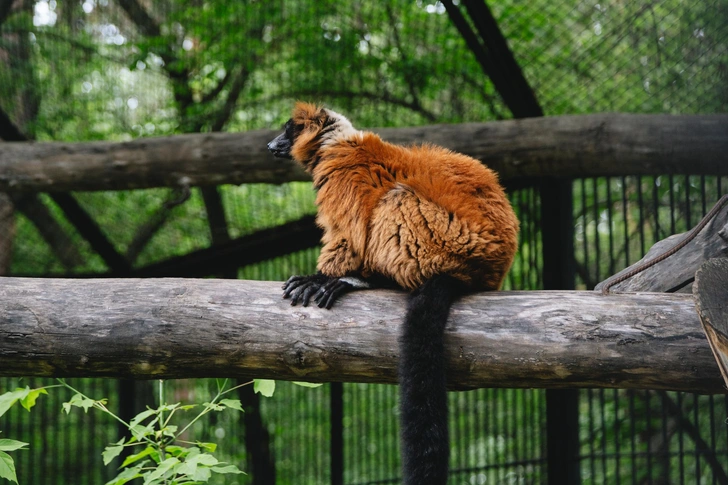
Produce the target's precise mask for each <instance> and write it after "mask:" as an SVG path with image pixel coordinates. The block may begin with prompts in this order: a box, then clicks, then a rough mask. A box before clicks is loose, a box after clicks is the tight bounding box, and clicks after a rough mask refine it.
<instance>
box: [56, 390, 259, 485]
mask: <svg viewBox="0 0 728 485" xmlns="http://www.w3.org/2000/svg"><path fill="white" fill-rule="evenodd" d="M60 382H61V384H62V385H64V386H65V387H67V388H68V389H71V390H72V391H74V392H75V394H74V395H73V396H72V397H71V399H70V400H69V401H68V402H66V403H64V404H63V410H64V411H65V412H66V413H69V412H70V411H71V409H72V408H74V407H78V408H81V409H83V410H84V411H85V412H88V410H89V409H91V408H96V409H98V410H100V411H102V412H104V413H106V414H108V415H109V416H111V417H112V418H113V419H115V420H117V421H119V422H120V423H122V424H123V425H124V426H125V427H126V428H127V429H128V430H129V432H130V433H131V438H129V439H128V440H127V438H126V437H123V438H121V439H120V440H119V441H117V442H116V443H114V444H111V445H109V446H107V447H106V449H105V450H104V452H103V453H102V456H103V459H104V464H105V465H108V464H110V463H111V462H112V461H113V460H114V459H115V458H116V457H118V456H119V455H121V454H122V452H123V451H124V450H125V449H126V448H134V449H135V450H134V451H136V450H137V449H138V450H139V451H136V452H135V453H132V454H130V455H129V456H127V457H126V458H125V459H124V461H123V462H122V464H121V466H120V467H119V469H120V472H119V474H118V475H117V476H116V477H115V478H113V479H112V480H110V481H109V482H107V485H123V484H125V483H127V482H130V481H132V480H135V479H137V478H141V479H142V480H143V483H144V485H181V484H197V483H206V482H208V481H209V480H210V478H211V477H212V475H213V474H214V473H217V474H229V473H234V474H240V473H244V472H243V471H241V470H240V469H239V468H238V467H236V466H235V465H231V464H227V463H224V462H221V461H219V460H218V459H217V458H216V457H215V456H214V455H213V453H214V452H215V450H216V449H217V444H215V443H204V442H200V441H187V440H185V439H183V436H184V434H185V432H186V431H187V430H188V429H190V427H191V426H192V425H193V424H195V423H196V422H197V421H198V420H199V419H200V418H202V417H203V416H205V415H206V414H208V413H210V412H213V411H215V412H221V411H224V410H226V409H234V410H237V411H243V408H242V405H241V404H240V401H239V400H237V399H227V398H224V396H225V395H226V394H228V393H230V392H232V391H234V390H236V389H237V388H239V387H242V386H244V385H248V384H251V383H252V381H251V382H248V383H245V384H240V385H238V386H234V387H230V388H227V382H228V381H227V379H225V380H218V381H217V393H216V394H215V396H214V397H213V398H212V399H211V400H210V401H209V402H205V403H203V404H189V405H182V404H181V403H175V404H167V403H166V402H165V401H164V383H163V381H159V402H160V405H159V406H158V407H156V408H147V409H146V410H145V411H142V412H141V413H139V414H137V415H136V416H135V417H134V418H133V419H131V420H130V421H129V422H128V423H127V422H126V421H124V420H123V419H121V418H120V417H119V416H117V415H116V414H115V413H113V412H112V411H111V410H109V408H108V407H107V406H106V399H101V400H95V399H92V398H90V397H88V396H86V395H85V394H83V393H81V392H79V391H77V390H76V389H74V388H73V387H71V386H70V385H68V384H67V383H66V382H65V381H63V380H60ZM193 409H199V412H198V413H197V414H196V415H195V416H194V417H193V418H192V419H190V420H189V421H188V422H187V423H186V424H184V425H181V424H174V423H176V422H177V421H176V420H175V421H173V418H175V417H179V413H180V412H186V411H190V410H193Z"/></svg>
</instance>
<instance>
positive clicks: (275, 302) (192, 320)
mask: <svg viewBox="0 0 728 485" xmlns="http://www.w3.org/2000/svg"><path fill="white" fill-rule="evenodd" d="M280 294H281V289H280V283H279V282H257V281H233V280H206V279H104V280H72V279H69V280H64V279H41V278H37V279H36V278H0V376H67V377H70V376H86V377H94V376H99V377H100V376H105V377H125V378H127V377H128V378H135V379H151V378H186V377H216V376H226V377H239V376H251V375H252V376H257V377H261V378H272V379H288V380H310V381H317V382H330V381H343V382H380V383H394V382H396V368H397V354H398V350H397V348H398V347H397V336H398V333H399V325H400V322H401V319H402V317H403V314H404V308H405V294H404V293H402V292H395V291H384V290H370V291H361V292H357V293H352V294H351V295H347V296H345V297H344V298H343V299H342V300H341V302H340V303H339V304H338V305H337V307H335V308H334V309H333V310H322V309H319V308H317V307H313V308H311V307H309V308H302V307H292V306H290V304H289V303H288V301H286V300H283V299H282V298H281V296H280ZM446 346H447V356H448V362H449V369H448V382H449V383H450V386H451V388H452V389H469V388H477V387H543V388H573V387H594V388H599V387H601V388H605V387H606V388H641V389H670V390H682V391H695V392H703V393H720V392H725V389H724V386H723V381H722V379H721V377H720V373H719V371H718V369H717V368H716V365H715V361H714V359H713V355H712V353H711V350H710V348H709V346H708V342H707V341H706V339H705V336H704V334H703V331H702V329H701V328H700V323H699V321H698V316H697V314H696V312H695V308H694V305H693V301H692V297H690V296H689V295H662V294H652V293H647V294H636V295H610V296H603V295H600V294H597V293H594V292H572V291H534V292H497V293H486V294H474V295H469V296H467V297H464V298H462V299H460V300H459V301H457V302H456V303H455V305H454V306H453V309H452V312H451V317H450V321H449V323H448V327H447V330H446Z"/></svg>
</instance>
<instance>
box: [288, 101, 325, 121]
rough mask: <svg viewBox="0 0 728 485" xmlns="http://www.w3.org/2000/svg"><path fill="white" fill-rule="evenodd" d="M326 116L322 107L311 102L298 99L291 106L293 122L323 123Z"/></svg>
mask: <svg viewBox="0 0 728 485" xmlns="http://www.w3.org/2000/svg"><path fill="white" fill-rule="evenodd" d="M327 117H328V114H327V113H326V110H325V109H324V108H322V107H319V106H316V105H315V104H312V103H304V102H303V101H298V102H297V103H296V105H295V106H294V107H293V114H292V116H291V118H293V121H294V123H296V124H303V125H306V124H310V123H314V124H317V125H323V124H324V122H325V121H326V118H327Z"/></svg>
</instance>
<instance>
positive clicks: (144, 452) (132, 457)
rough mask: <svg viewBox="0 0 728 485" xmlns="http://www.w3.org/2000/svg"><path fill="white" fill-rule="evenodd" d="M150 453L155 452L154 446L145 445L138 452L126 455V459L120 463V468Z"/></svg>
mask: <svg viewBox="0 0 728 485" xmlns="http://www.w3.org/2000/svg"><path fill="white" fill-rule="evenodd" d="M152 453H156V450H155V449H154V448H152V447H151V446H147V447H146V448H144V449H143V450H142V451H140V452H139V453H136V454H134V455H129V456H127V457H126V460H124V463H122V464H121V468H124V467H125V466H127V465H131V464H132V463H134V462H135V461H139V460H141V459H142V458H144V457H146V456H149V455H151V454H152Z"/></svg>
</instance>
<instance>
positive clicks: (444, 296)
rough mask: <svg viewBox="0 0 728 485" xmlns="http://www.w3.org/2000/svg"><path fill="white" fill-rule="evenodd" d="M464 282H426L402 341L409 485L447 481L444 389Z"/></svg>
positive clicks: (406, 478) (410, 312)
mask: <svg viewBox="0 0 728 485" xmlns="http://www.w3.org/2000/svg"><path fill="white" fill-rule="evenodd" d="M459 294H460V283H459V282H458V281H457V280H456V279H454V278H452V277H450V276H447V275H437V276H434V277H432V278H431V279H429V280H427V281H426V282H425V283H424V284H423V285H422V287H420V289H418V290H417V291H415V292H414V293H413V294H412V296H411V298H410V301H409V306H408V308H407V315H406V316H405V319H404V325H403V331H402V335H401V336H400V340H399V350H400V364H399V389H400V390H399V393H400V427H401V441H402V470H403V482H402V483H404V484H405V485H440V484H444V483H446V482H447V473H448V461H449V456H450V442H449V438H448V429H447V391H446V388H445V346H444V343H443V338H444V332H445V324H446V323H447V317H448V313H449V310H450V305H451V304H452V301H453V300H454V299H455V297H457V296H458V295H459Z"/></svg>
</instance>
